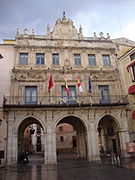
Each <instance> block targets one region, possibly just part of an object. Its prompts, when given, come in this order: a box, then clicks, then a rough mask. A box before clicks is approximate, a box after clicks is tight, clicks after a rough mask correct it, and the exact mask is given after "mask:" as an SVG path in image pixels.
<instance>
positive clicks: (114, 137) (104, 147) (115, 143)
mask: <svg viewBox="0 0 135 180" xmlns="http://www.w3.org/2000/svg"><path fill="white" fill-rule="evenodd" d="M119 129H120V127H119V125H118V124H117V123H116V120H115V119H114V118H113V117H112V116H110V115H106V116H104V117H102V118H101V120H100V121H99V123H98V128H97V130H98V138H99V139H98V140H99V142H98V143H99V151H109V152H110V153H115V154H120V153H121V148H120V139H119Z"/></svg>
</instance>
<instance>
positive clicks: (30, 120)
mask: <svg viewBox="0 0 135 180" xmlns="http://www.w3.org/2000/svg"><path fill="white" fill-rule="evenodd" d="M44 138H45V137H44V128H43V126H42V124H41V123H40V122H39V121H38V120H37V119H36V118H34V117H27V118H25V119H24V120H23V121H22V122H21V124H20V125H19V127H18V153H17V154H18V162H20V159H21V158H20V156H21V154H22V152H27V153H28V154H29V155H30V157H31V161H32V155H33V157H34V158H33V159H34V161H33V162H36V160H38V161H39V159H40V160H41V161H40V162H41V163H43V162H44V158H43V157H44V151H45V144H44V142H45V140H44ZM36 155H38V156H37V157H36ZM41 157H42V158H41Z"/></svg>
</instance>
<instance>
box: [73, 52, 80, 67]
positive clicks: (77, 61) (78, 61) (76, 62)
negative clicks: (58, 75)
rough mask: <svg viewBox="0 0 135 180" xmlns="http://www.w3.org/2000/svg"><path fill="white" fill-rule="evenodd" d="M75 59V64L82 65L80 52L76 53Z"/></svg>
mask: <svg viewBox="0 0 135 180" xmlns="http://www.w3.org/2000/svg"><path fill="white" fill-rule="evenodd" d="M74 59H75V65H76V66H80V65H81V56H80V54H74Z"/></svg>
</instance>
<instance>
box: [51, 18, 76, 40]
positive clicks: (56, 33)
mask: <svg viewBox="0 0 135 180" xmlns="http://www.w3.org/2000/svg"><path fill="white" fill-rule="evenodd" d="M52 37H53V38H58V39H59V38H61V39H71V38H75V39H76V38H78V32H77V29H76V28H75V26H74V25H73V21H72V20H71V19H67V18H66V17H65V15H63V18H62V19H58V20H57V21H56V24H55V26H54V29H53V31H52Z"/></svg>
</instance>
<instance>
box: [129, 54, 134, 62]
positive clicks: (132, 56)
mask: <svg viewBox="0 0 135 180" xmlns="http://www.w3.org/2000/svg"><path fill="white" fill-rule="evenodd" d="M134 59H135V53H133V54H131V55H130V60H131V61H132V60H134Z"/></svg>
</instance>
